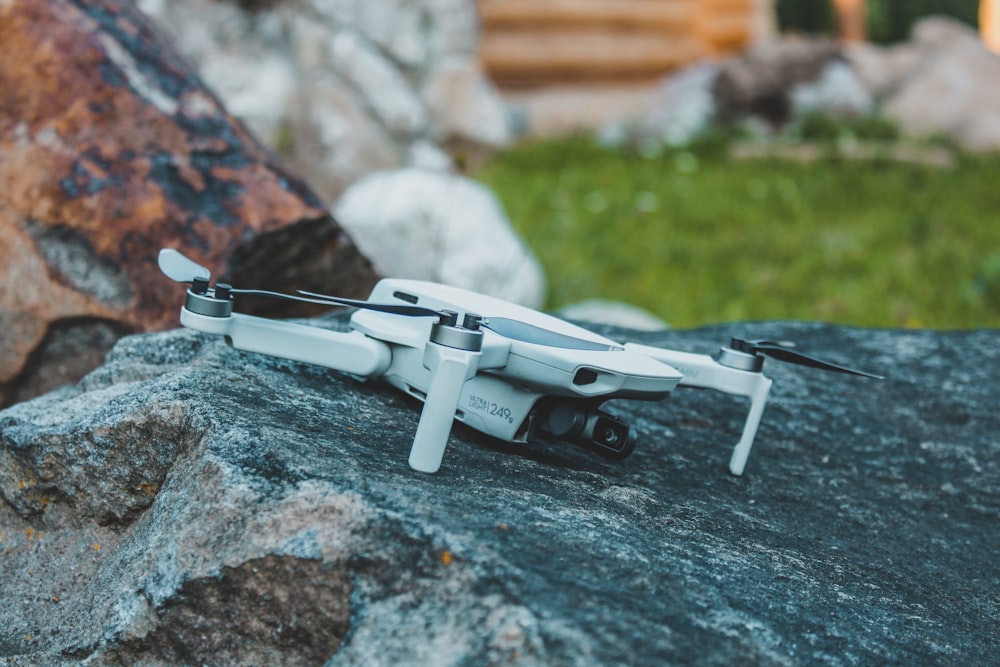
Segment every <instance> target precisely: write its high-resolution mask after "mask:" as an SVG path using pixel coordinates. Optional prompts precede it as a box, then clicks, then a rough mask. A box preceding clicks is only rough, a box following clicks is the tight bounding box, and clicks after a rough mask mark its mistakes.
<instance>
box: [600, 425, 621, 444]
mask: <svg viewBox="0 0 1000 667" xmlns="http://www.w3.org/2000/svg"><path fill="white" fill-rule="evenodd" d="M621 439H622V436H621V433H618V432H617V431H615V429H613V428H606V429H604V431H603V432H602V433H601V437H600V439H599V442H600V443H601V444H602V445H608V446H611V447H613V446H615V445H617V444H618V442H619V441H620V440H621Z"/></svg>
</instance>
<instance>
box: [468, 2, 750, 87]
mask: <svg viewBox="0 0 1000 667" xmlns="http://www.w3.org/2000/svg"><path fill="white" fill-rule="evenodd" d="M755 5H756V3H755V0H479V10H480V17H481V21H482V30H483V35H482V42H481V47H480V55H481V58H482V61H483V64H484V66H485V67H486V70H487V71H488V72H489V74H490V75H491V77H492V78H493V80H494V81H495V82H497V83H498V84H499V85H500V86H502V87H508V88H517V87H529V86H539V85H548V84H555V83H577V82H610V81H637V80H651V79H655V78H658V77H660V76H662V75H663V74H665V73H667V72H669V71H671V70H673V69H676V68H678V67H681V66H683V65H687V64H690V63H692V62H695V61H697V60H699V59H701V58H703V57H705V56H709V55H713V54H717V53H725V52H731V51H736V50H739V49H741V48H744V47H745V46H746V45H748V44H749V42H750V40H751V38H752V34H751V33H752V26H753V18H754V16H753V12H754V7H755Z"/></svg>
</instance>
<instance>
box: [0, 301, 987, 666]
mask: <svg viewBox="0 0 1000 667" xmlns="http://www.w3.org/2000/svg"><path fill="white" fill-rule="evenodd" d="M323 322H324V324H325V325H326V326H330V327H334V328H336V327H341V326H343V324H344V321H343V320H342V319H336V318H330V319H326V320H323ZM606 333H610V334H611V335H613V336H614V337H616V338H619V339H622V338H625V337H628V338H631V339H633V340H638V341H639V342H644V343H649V344H658V345H666V346H671V347H675V348H678V349H686V350H691V351H694V352H706V353H711V352H713V351H714V350H716V349H717V346H718V344H719V343H724V342H726V341H727V340H728V338H729V336H730V335H733V334H741V335H748V336H750V337H757V338H770V339H777V340H784V339H793V340H797V341H798V342H799V343H800V344H801V345H802V347H803V349H807V350H810V351H813V352H815V353H817V354H820V353H822V354H825V355H826V356H828V357H832V358H834V359H836V360H839V361H841V362H850V363H854V364H856V365H858V366H861V367H864V368H868V369H871V370H881V371H884V372H885V373H886V374H887V375H888V376H889V377H888V379H887V380H886V381H884V382H881V383H879V382H874V381H869V380H863V379H857V378H848V377H843V376H833V375H828V374H824V373H820V372H817V371H812V370H808V369H802V368H798V367H793V366H787V365H781V364H778V363H773V362H769V364H768V366H767V373H768V375H769V376H770V377H772V378H773V379H774V380H775V387H774V390H773V392H772V401H771V403H770V405H769V406H768V408H767V410H766V412H765V415H764V422H763V426H762V428H761V430H760V433H759V440H758V443H757V446H756V451H755V452H754V454H753V456H752V457H751V459H750V465H749V468H748V471H747V473H746V475H745V476H744V477H741V478H734V477H732V476H730V475H729V474H728V473H727V472H725V465H726V461H727V460H728V456H729V451H730V448H731V445H732V444H733V443H734V442H735V440H736V439H737V437H738V432H739V428H740V425H741V422H742V419H743V416H744V410H745V407H746V406H745V405H744V404H743V402H742V401H739V400H737V399H733V398H729V397H726V396H724V395H721V394H717V393H714V392H704V391H701V392H690V391H687V390H678V391H676V392H674V393H673V394H672V396H671V397H670V398H669V399H668V400H666V401H663V402H655V403H641V402H616V403H615V404H613V405H612V406H609V408H608V409H609V410H611V411H612V412H614V413H616V414H618V415H620V416H621V417H623V418H625V419H626V420H628V421H629V422H631V423H632V425H633V426H634V427H635V428H637V429H638V430H639V431H640V432H641V434H642V438H643V439H642V441H641V442H640V444H639V447H638V448H637V451H636V452H635V453H634V454H633V455H632V456H631V457H630V458H629V459H627V460H626V461H623V462H619V463H611V462H606V461H603V460H601V459H597V458H593V457H592V456H591V455H589V454H588V453H585V452H582V451H578V450H575V449H566V448H563V447H557V446H545V447H541V446H536V447H532V448H531V449H525V448H521V447H515V446H513V445H507V444H503V443H499V442H495V441H492V440H489V439H486V438H484V437H482V436H479V435H477V434H476V433H474V432H471V431H470V430H468V429H466V428H464V427H457V428H456V429H455V430H454V432H453V434H452V438H451V443H450V447H449V450H448V453H447V455H446V457H445V462H444V467H443V468H442V470H441V472H440V473H438V474H437V475H433V476H428V475H421V474H417V473H414V472H411V471H410V470H409V469H408V468H407V466H406V457H407V452H408V450H409V446H410V438H411V437H412V433H413V430H414V428H415V424H416V418H417V411H418V406H417V405H415V404H413V403H412V402H410V401H409V400H407V399H404V398H402V397H401V396H400V395H398V394H396V393H394V392H393V391H391V390H390V389H388V388H386V387H384V386H382V385H380V384H378V383H368V384H362V383H359V382H358V381H356V380H355V379H352V378H348V377H345V376H343V375H340V374H338V373H335V372H330V371H325V370H322V369H318V368H316V367H310V366H304V365H300V364H296V363H290V362H285V361H280V360H275V359H272V358H268V357H263V356H257V355H252V354H245V353H240V352H236V351H234V350H232V349H230V348H228V347H226V346H225V344H224V343H223V342H222V341H220V340H217V339H212V338H208V337H205V336H202V335H200V334H196V333H193V332H189V331H181V330H178V331H172V332H168V333H161V334H150V335H144V336H136V337H130V338H126V339H123V340H122V341H120V342H119V343H118V345H117V346H116V348H115V349H114V351H113V352H112V354H111V355H110V356H109V358H108V361H107V363H106V364H105V365H104V366H103V367H101V368H100V369H98V370H96V371H95V372H94V373H92V374H90V375H89V376H88V377H87V378H86V379H85V380H84V381H83V382H81V383H80V384H79V385H78V386H75V387H72V388H66V389H63V390H60V391H57V392H54V393H52V394H48V395H46V396H43V397H41V398H38V399H35V400H33V401H30V402H25V403H21V404H19V405H17V406H14V407H12V408H9V409H7V410H6V411H4V412H0V439H2V450H0V563H2V565H0V569H2V571H3V573H4V574H3V577H2V578H0V599H3V601H4V604H3V605H2V606H0V655H3V656H5V657H6V658H7V662H6V663H5V664H13V665H37V664H46V665H56V666H59V665H66V666H68V665H77V664H80V663H82V662H85V664H88V665H128V664H136V663H141V664H144V665H178V664H190V665H195V664H213V665H245V664H272V663H274V662H275V661H276V660H277V659H278V656H280V659H281V660H282V662H283V664H290V665H319V664H327V665H330V666H338V665H365V666H366V667H367V666H370V665H390V664H434V665H460V664H481V665H501V664H503V665H540V664H558V665H593V664H645V665H648V664H662V665H667V664H695V663H696V664H746V663H751V664H763V665H788V664H829V665H851V664H987V663H989V662H991V661H993V660H994V658H995V656H996V654H997V651H998V649H1000V638H998V636H997V634H996V627H997V624H998V621H1000V609H998V599H997V595H996V591H997V590H998V587H1000V566H998V564H997V562H996V558H995V554H996V551H997V547H998V546H1000V545H998V542H997V528H996V527H997V525H998V520H1000V500H998V499H1000V444H998V440H997V437H996V434H997V433H998V432H1000V414H998V413H997V411H996V409H995V408H996V405H997V402H998V400H1000V387H998V384H997V379H996V374H995V372H994V371H995V368H996V367H997V363H998V361H1000V359H998V357H1000V352H998V348H997V346H996V340H997V332H995V331H980V332H970V333H935V332H926V331H873V330H855V329H848V328H839V327H831V326H825V325H812V324H794V323H759V324H753V325H739V326H737V325H730V326H717V327H711V328H707V329H702V330H695V331H669V332H659V333H629V332H625V331H621V330H616V331H610V332H606Z"/></svg>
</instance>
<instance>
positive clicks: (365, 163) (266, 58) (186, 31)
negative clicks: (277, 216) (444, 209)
mask: <svg viewBox="0 0 1000 667" xmlns="http://www.w3.org/2000/svg"><path fill="white" fill-rule="evenodd" d="M138 4H139V5H140V6H141V7H142V9H143V10H144V11H145V12H147V13H148V14H149V16H151V17H152V18H153V19H154V20H155V21H157V22H158V24H160V25H162V26H163V27H164V29H165V30H167V31H168V32H169V34H171V35H172V36H173V39H174V43H175V44H176V46H177V48H178V49H179V50H180V52H181V53H183V54H184V55H185V56H187V57H188V58H189V59H190V61H191V62H193V63H195V64H196V66H197V67H198V71H199V72H200V73H201V75H202V76H203V77H204V78H205V80H206V82H207V83H208V85H209V86H211V87H212V88H213V89H215V90H216V91H217V92H218V94H219V96H220V97H221V98H222V100H223V101H224V102H225V103H226V104H227V105H229V106H230V107H231V108H232V109H233V112H234V113H235V114H236V115H238V116H239V117H240V118H241V119H245V120H246V122H247V123H248V124H249V125H250V127H251V128H253V130H254V131H255V132H256V133H257V134H258V135H259V136H260V137H261V139H262V140H263V141H264V142H265V143H266V144H267V145H269V146H270V147H271V148H273V149H274V150H276V151H279V152H280V153H281V154H282V155H283V156H284V157H285V158H287V159H288V160H289V162H290V164H292V165H293V166H294V167H295V168H296V169H297V170H298V171H299V173H302V174H305V175H308V178H309V180H310V182H311V183H313V184H314V186H315V187H316V189H317V191H318V192H319V194H320V196H321V197H323V199H324V200H325V201H326V202H328V203H329V202H333V201H334V200H335V199H336V198H337V197H338V196H339V195H340V194H341V193H342V192H343V191H344V189H345V188H346V187H347V186H348V185H350V184H351V183H352V182H354V181H355V180H357V179H358V178H360V177H361V176H364V175H365V174H368V173H371V172H373V171H378V170H383V169H390V168H395V167H400V166H415V165H421V166H427V165H429V164H432V163H433V164H435V165H441V167H440V168H444V169H450V168H451V162H452V161H451V159H450V157H446V159H443V160H442V159H440V158H441V157H442V156H447V154H448V153H449V152H458V153H462V154H463V155H464V153H466V152H469V153H471V154H473V155H475V156H476V157H481V156H485V155H488V154H490V153H491V152H493V151H495V150H496V149H497V148H498V147H500V146H504V145H507V144H508V143H509V142H510V141H511V139H512V137H511V132H510V129H509V127H508V120H507V114H506V112H505V109H504V105H503V102H502V101H501V99H500V96H499V94H498V93H497V91H496V89H495V88H494V87H493V85H492V84H491V83H490V81H489V80H488V79H487V78H486V76H485V75H484V74H483V72H482V70H481V68H480V67H479V66H478V64H477V49H478V43H479V30H478V19H477V15H476V6H475V4H474V3H470V2H467V1H466V0H423V1H422V2H407V1H406V0H382V1H380V2H368V1H366V0H346V1H342V2H327V1H325V0H302V1H301V2H294V3H288V2H245V1H239V0H228V1H225V2H219V1H218V0H175V1H172V2H163V1H162V0H138ZM428 149H430V151H428ZM429 152H432V153H435V155H436V157H435V159H434V160H433V161H428V160H427V156H428V153H429Z"/></svg>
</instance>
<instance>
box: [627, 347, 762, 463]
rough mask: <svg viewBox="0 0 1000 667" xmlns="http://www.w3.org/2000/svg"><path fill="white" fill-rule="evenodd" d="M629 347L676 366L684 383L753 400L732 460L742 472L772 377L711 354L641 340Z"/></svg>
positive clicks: (755, 433) (628, 348)
mask: <svg viewBox="0 0 1000 667" xmlns="http://www.w3.org/2000/svg"><path fill="white" fill-rule="evenodd" d="M625 349H627V350H634V351H636V352H641V353H642V354H645V355H647V356H649V357H652V358H653V359H656V360H657V361H662V362H663V363H665V364H669V365H670V366H673V367H674V368H676V369H677V370H678V371H680V372H681V373H682V374H683V375H684V377H683V378H682V379H681V381H680V383H679V385H680V386H686V387H701V388H703V389H715V390H717V391H722V392H725V393H727V394H733V395H735V396H746V397H747V398H749V399H750V411H749V412H748V413H747V418H746V421H745V422H744V424H743V434H742V435H741V436H740V440H739V442H738V443H736V447H734V448H733V455H732V457H731V458H730V459H729V472H731V473H732V474H734V475H736V476H740V475H742V474H743V470H744V469H745V468H746V465H747V458H748V457H749V456H750V449H751V448H752V447H753V441H754V438H755V437H756V436H757V427H758V426H760V419H761V416H762V415H763V414H764V406H765V405H766V404H767V396H768V394H769V393H770V391H771V385H772V384H773V383H772V381H771V378H769V377H767V376H765V375H764V374H763V373H761V372H760V371H748V370H741V369H738V368H732V367H730V366H724V365H722V364H720V363H719V362H718V361H716V360H715V359H713V358H712V357H710V356H708V355H707V354H691V353H689V352H678V351H676V350H665V349H663V348H658V347H650V346H649V345H639V344H637V343H626V344H625Z"/></svg>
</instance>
